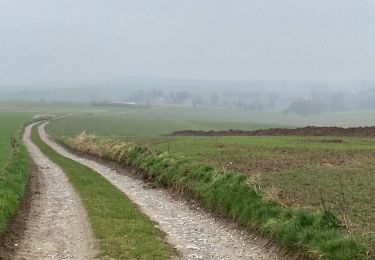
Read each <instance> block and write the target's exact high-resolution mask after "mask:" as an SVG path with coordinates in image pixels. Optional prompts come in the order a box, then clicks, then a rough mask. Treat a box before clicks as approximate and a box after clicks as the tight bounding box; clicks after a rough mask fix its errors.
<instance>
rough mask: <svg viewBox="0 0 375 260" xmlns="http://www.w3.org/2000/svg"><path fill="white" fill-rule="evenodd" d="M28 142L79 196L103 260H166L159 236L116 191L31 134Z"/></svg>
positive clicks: (167, 252) (165, 248)
mask: <svg viewBox="0 0 375 260" xmlns="http://www.w3.org/2000/svg"><path fill="white" fill-rule="evenodd" d="M32 141H33V142H34V143H35V144H36V145H37V146H38V147H39V149H40V150H41V151H42V152H43V153H44V154H45V155H46V156H48V158H49V159H50V160H52V161H53V162H54V163H56V164H57V165H58V166H60V167H61V168H62V169H63V171H64V172H65V174H67V176H68V178H69V180H70V182H71V183H72V184H73V186H74V188H75V189H76V191H77V192H78V193H79V195H80V197H81V199H82V201H83V204H84V206H85V208H86V210H87V213H88V216H89V219H90V222H91V226H92V228H93V231H94V234H95V236H96V239H97V240H98V242H99V247H100V257H102V258H104V259H107V258H109V259H169V258H171V257H172V256H173V255H174V249H173V248H172V247H171V246H170V245H169V244H167V243H166V242H165V240H163V233H162V232H161V231H160V230H158V229H157V228H156V227H155V226H154V223H153V222H152V221H150V220H149V219H148V217H147V216H146V215H144V214H143V213H141V212H140V210H139V209H138V208H137V207H136V206H135V205H134V204H133V203H132V202H131V201H130V200H129V199H128V198H127V197H126V196H125V195H124V194H123V193H122V192H121V191H119V190H118V189H117V188H116V187H114V186H113V185H112V184H110V183H109V182H108V181H107V180H106V179H105V178H104V177H102V176H101V175H100V174H98V173H97V172H95V171H93V170H91V169H90V168H88V167H86V166H84V165H82V164H80V163H77V162H75V161H73V160H71V159H68V158H65V157H63V156H61V155H60V154H58V153H57V152H55V151H54V150H53V149H52V148H51V147H49V146H48V145H47V144H46V143H44V142H43V141H42V140H41V139H40V136H39V134H38V132H37V126H34V127H33V130H32Z"/></svg>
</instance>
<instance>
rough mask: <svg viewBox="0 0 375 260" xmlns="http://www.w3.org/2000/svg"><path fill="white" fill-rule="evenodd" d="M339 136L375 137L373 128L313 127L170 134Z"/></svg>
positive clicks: (374, 127)
mask: <svg viewBox="0 0 375 260" xmlns="http://www.w3.org/2000/svg"><path fill="white" fill-rule="evenodd" d="M261 135H266V136H288V135H291V136H340V137H375V126H371V127H350V128H342V127H315V126H307V127H302V128H295V129H287V128H271V129H261V130H254V131H243V130H234V129H229V130H226V131H213V130H211V131H194V130H182V131H176V132H173V133H172V134H170V136H261Z"/></svg>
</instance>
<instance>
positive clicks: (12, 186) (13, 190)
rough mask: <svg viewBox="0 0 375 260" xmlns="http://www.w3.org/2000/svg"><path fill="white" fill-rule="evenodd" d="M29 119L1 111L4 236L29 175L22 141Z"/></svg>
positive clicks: (0, 232) (1, 223)
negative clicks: (22, 128)
mask: <svg viewBox="0 0 375 260" xmlns="http://www.w3.org/2000/svg"><path fill="white" fill-rule="evenodd" d="M27 119H28V116H27V115H25V114H18V113H0V122H1V124H0V237H1V236H2V235H3V234H4V232H5V231H6V230H7V227H8V224H9V222H10V220H11V218H12V216H14V215H15V214H16V212H17V210H18V208H19V206H20V204H21V202H22V199H23V198H24V195H25V192H26V187H27V183H28V179H29V158H28V154H27V151H26V148H25V147H24V146H23V144H22V142H21V127H22V125H23V123H24V122H25V121H26V120H27ZM0 258H1V255H0Z"/></svg>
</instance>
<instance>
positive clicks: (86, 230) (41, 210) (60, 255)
mask: <svg viewBox="0 0 375 260" xmlns="http://www.w3.org/2000/svg"><path fill="white" fill-rule="evenodd" d="M32 126H33V125H29V126H28V127H26V129H25V133H24V135H23V142H24V143H25V145H26V147H27V150H28V151H29V153H30V157H31V159H32V160H33V161H34V162H35V164H36V166H37V168H38V171H39V173H38V174H39V175H40V179H39V187H38V195H37V196H33V197H32V199H31V201H30V214H29V216H28V217H27V219H26V223H25V225H26V227H25V232H24V233H23V236H22V238H21V241H20V242H19V244H17V245H14V246H16V247H17V250H15V255H14V256H12V257H11V259H82V260H83V259H94V258H95V257H96V245H95V238H94V235H93V232H92V230H91V226H90V222H89V220H88V218H87V213H86V211H85V208H84V206H83V204H82V202H81V199H80V197H79V195H78V194H77V193H76V192H75V190H74V189H73V187H72V186H71V184H70V183H69V180H68V178H67V177H66V176H65V174H64V172H63V171H62V170H61V169H60V168H59V167H58V166H57V165H56V164H54V163H53V162H51V161H50V160H49V159H48V158H47V157H46V156H45V155H44V154H43V153H42V152H41V151H40V150H39V149H38V147H36V146H35V145H34V144H33V143H32V141H31V140H30V135H31V128H32Z"/></svg>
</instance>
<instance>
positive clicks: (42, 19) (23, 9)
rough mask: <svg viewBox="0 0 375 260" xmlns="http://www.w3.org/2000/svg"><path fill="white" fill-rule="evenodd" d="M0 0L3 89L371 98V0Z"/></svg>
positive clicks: (368, 105)
mask: <svg viewBox="0 0 375 260" xmlns="http://www.w3.org/2000/svg"><path fill="white" fill-rule="evenodd" d="M0 3H1V8H0V42H1V45H0V57H1V59H0V100H38V101H39V100H42V101H80V102H82V101H85V102H104V101H105V102H137V103H142V104H145V103H166V104H179V105H181V104H183V105H188V106H215V107H217V106H220V107H235V108H240V109H246V110H267V111H268V110H271V111H274V110H276V111H292V112H297V113H299V114H310V113H321V112H327V111H347V110H368V109H375V90H374V89H375V74H374V73H373V72H374V68H375V17H374V15H373V14H374V13H375V2H374V1H371V0H363V1H349V0H331V1H323V0H316V1H298V0H286V1H278V0H269V1H263V0H257V1H241V0H237V1H214V0H207V1H196V0H194V1H170V0H157V1H144V0H143V1H142V0H141V1H139V0H137V1H136V0H133V1H130V0H126V1H114V0H109V1H105V2H104V1H82V0H80V1H76V0H66V1H56V0H48V1H47V0H32V1H11V0H1V1H0Z"/></svg>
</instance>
